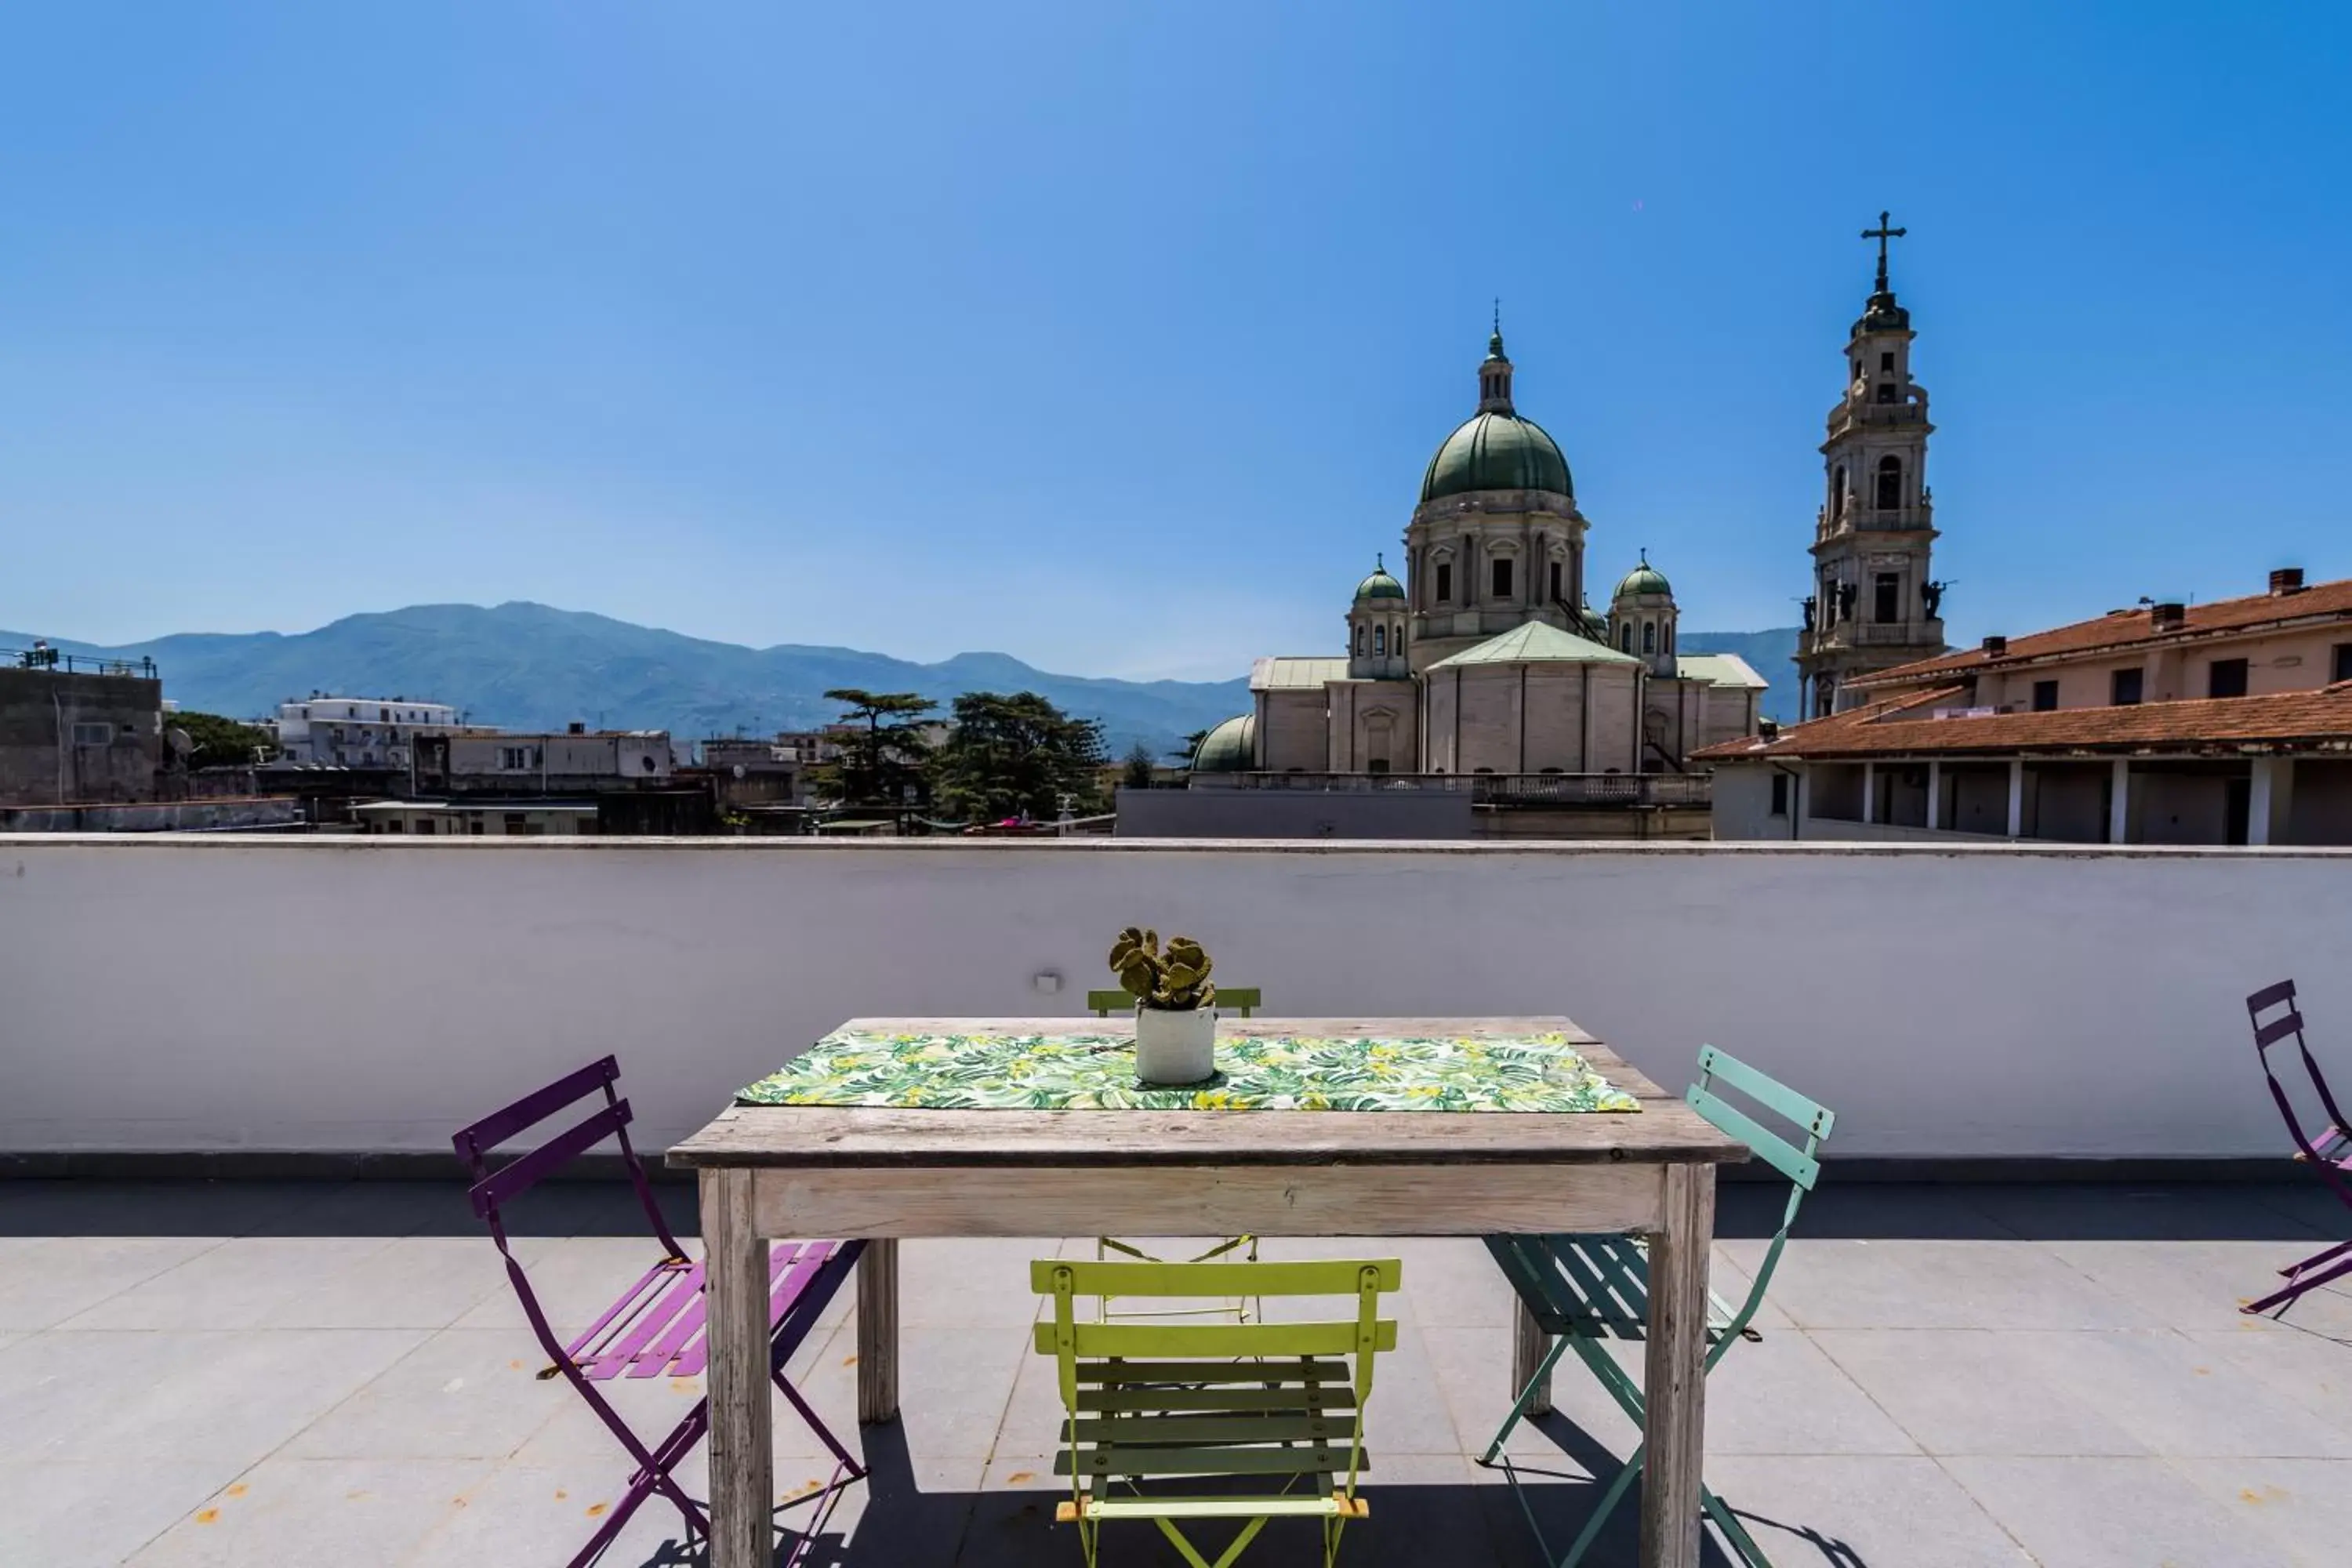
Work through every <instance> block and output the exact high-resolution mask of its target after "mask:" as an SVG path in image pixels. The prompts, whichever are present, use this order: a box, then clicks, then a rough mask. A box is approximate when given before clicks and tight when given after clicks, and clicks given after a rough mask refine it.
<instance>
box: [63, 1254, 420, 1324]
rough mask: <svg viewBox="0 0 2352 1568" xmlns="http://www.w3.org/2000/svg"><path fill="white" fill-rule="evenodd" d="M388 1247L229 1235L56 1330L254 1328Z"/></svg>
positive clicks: (93, 1307) (79, 1315) (77, 1315)
mask: <svg viewBox="0 0 2352 1568" xmlns="http://www.w3.org/2000/svg"><path fill="white" fill-rule="evenodd" d="M391 1245H392V1243H391V1242H390V1241H388V1240H386V1239H385V1238H383V1237H251V1236H241V1237H234V1238H232V1239H230V1240H227V1241H224V1242H222V1243H221V1244H220V1245H219V1246H218V1247H209V1248H207V1249H206V1250H205V1251H203V1252H200V1253H198V1254H197V1255H196V1256H194V1257H193V1258H189V1259H188V1260H187V1261H186V1262H184V1263H181V1264H179V1265H177V1266H175V1267H173V1268H167V1269H165V1270H164V1271H163V1272H162V1273H160V1274H157V1275H155V1276H153V1277H152V1278H151V1279H145V1280H142V1281H141V1282H140V1283H139V1284H137V1285H134V1286H132V1287H131V1288H130V1289H127V1290H123V1291H121V1292H119V1293H117V1294H115V1295H113V1296H110V1297H109V1298H107V1299H106V1300H103V1301H100V1302H99V1303H97V1304H96V1305H94V1306H92V1307H90V1308H89V1310H86V1311H82V1312H78V1313H76V1314H75V1315H74V1316H73V1317H70V1318H68V1319H67V1320H65V1321H64V1322H63V1323H62V1324H60V1325H59V1326H60V1327H63V1328H68V1329H89V1330H104V1331H120V1330H124V1329H172V1330H188V1329H251V1328H257V1327H259V1326H260V1325H262V1324H263V1323H265V1322H268V1321H269V1320H270V1316H271V1314H272V1313H273V1311H275V1310H277V1309H278V1308H280V1307H282V1306H284V1305H285V1304H286V1303H287V1302H289V1301H290V1300H293V1299H294V1298H295V1297H297V1296H299V1295H301V1294H302V1293H304V1292H305V1291H308V1290H312V1289H317V1287H318V1286H319V1284H320V1281H321V1280H322V1279H326V1278H328V1277H330V1276H331V1275H332V1274H333V1273H335V1272H336V1271H337V1270H339V1269H341V1268H347V1267H350V1266H351V1265H352V1264H354V1263H356V1262H358V1261H359V1260H361V1259H362V1258H368V1257H369V1256H371V1255H372V1254H374V1253H377V1252H381V1251H382V1250H383V1249H384V1248H385V1247H389V1246H391Z"/></svg>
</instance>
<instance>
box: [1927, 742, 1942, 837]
mask: <svg viewBox="0 0 2352 1568" xmlns="http://www.w3.org/2000/svg"><path fill="white" fill-rule="evenodd" d="M1927 827H1928V830H1929V831H1930V832H1937V833H1940V832H1942V831H1943V827H1944V761H1943V759H1942V758H1941V757H1930V758H1928V759H1927Z"/></svg>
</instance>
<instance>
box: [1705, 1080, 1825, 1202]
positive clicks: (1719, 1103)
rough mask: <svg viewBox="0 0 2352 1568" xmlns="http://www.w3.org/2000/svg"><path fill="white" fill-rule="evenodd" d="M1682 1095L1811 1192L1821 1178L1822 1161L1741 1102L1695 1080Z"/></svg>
mask: <svg viewBox="0 0 2352 1568" xmlns="http://www.w3.org/2000/svg"><path fill="white" fill-rule="evenodd" d="M1683 1098H1684V1099H1685V1100H1688V1101H1689V1102H1690V1108H1691V1109H1692V1110H1696V1111H1697V1112H1698V1113H1699V1114H1700V1115H1701V1116H1704V1117H1706V1119H1707V1120H1708V1121H1711V1122H1713V1123H1715V1125H1716V1126H1717V1128H1718V1129H1720V1130H1721V1131H1725V1132H1727V1133H1729V1134H1730V1135H1731V1136H1732V1137H1734V1138H1737V1139H1738V1140H1739V1141H1740V1142H1742V1143H1745V1144H1747V1145H1748V1148H1749V1149H1750V1150H1752V1151H1754V1152H1755V1153H1756V1155H1757V1157H1758V1158H1759V1159H1761V1160H1763V1161H1765V1162H1766V1163H1769V1164H1770V1165H1771V1166H1772V1168H1773V1169H1774V1170H1777V1171H1779V1172H1780V1173H1781V1174H1782V1175H1784V1176H1786V1177H1788V1178H1789V1180H1790V1181H1792V1182H1794V1183H1796V1184H1797V1185H1799V1186H1801V1187H1802V1188H1804V1189H1805V1190H1806V1191H1807V1192H1811V1191H1812V1190H1813V1184H1814V1183H1815V1182H1818V1181H1820V1180H1821V1175H1822V1167H1821V1163H1820V1162H1819V1161H1817V1160H1815V1159H1814V1158H1813V1157H1812V1156H1811V1155H1810V1154H1808V1153H1806V1152H1804V1151H1803V1150H1801V1149H1800V1148H1798V1147H1797V1146H1796V1145H1795V1144H1793V1143H1791V1142H1789V1141H1788V1140H1787V1139H1785V1138H1783V1137H1781V1136H1780V1134H1779V1133H1778V1132H1775V1131H1772V1130H1771V1129H1770V1128H1769V1127H1767V1126H1765V1125H1764V1124H1763V1123H1762V1122H1760V1121H1757V1120H1756V1119H1755V1118H1754V1117H1752V1116H1750V1115H1748V1113H1747V1112H1746V1111H1744V1110H1740V1109H1739V1108H1738V1106H1736V1105H1732V1104H1730V1103H1728V1102H1727V1101H1725V1100H1721V1099H1718V1098H1717V1096H1716V1095H1714V1094H1713V1093H1711V1092H1709V1091H1708V1090H1706V1089H1701V1088H1700V1087H1699V1086H1698V1085H1696V1084H1693V1085H1692V1086H1691V1088H1690V1092H1689V1093H1688V1094H1686V1095H1685V1096H1684V1097H1683Z"/></svg>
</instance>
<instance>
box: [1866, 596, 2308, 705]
mask: <svg viewBox="0 0 2352 1568" xmlns="http://www.w3.org/2000/svg"><path fill="white" fill-rule="evenodd" d="M2328 616H2352V578H2346V579H2344V580H2342V581H2340V582H2335V583H2318V584H2313V585H2312V586H2311V587H2308V588H2305V589H2303V590H2301V591H2300V592H2297V593H2293V594H2252V595H2247V596H2246V597H2244V598H2242V599H2216V600H2214V601H2213V602H2212V603H2211V604H2210V605H2189V608H2188V611H2187V613H2186V616H2185V617H2184V618H2183V620H2182V623H2181V625H2180V626H2178V627H2176V628H2168V629H2167V630H2164V631H2158V630H2157V629H2156V626H2155V624H2154V623H2153V622H2152V621H2151V620H2150V619H2149V616H2148V613H2147V610H2146V609H2144V608H2143V609H2137V610H2117V611H2115V612H2114V613H2112V614H2110V615H2105V616H2098V617H2096V618H2095V619H2093V620H2087V621H2076V622H2075V623H2074V625H2072V626H2058V627H2055V628H2053V629H2052V630H2050V631H2046V632H2034V633H2032V635H2030V636H2027V637H2011V638H2010V639H2009V647H2008V649H2007V651H2005V652H2003V653H2002V654H2000V656H1999V657H1998V658H1996V657H1995V656H1993V655H1991V654H1988V653H1986V652H1985V651H1984V649H1982V648H1981V647H1974V648H1969V650H1967V651H1966V652H1964V653H1948V654H1945V655H1943V656H1941V657H1940V658H1923V659H1919V660H1916V661H1915V662H1913V663H1911V664H1903V665H1896V666H1895V668H1892V669H1882V670H1878V671H1875V672H1874V673H1873V674H1870V675H1866V676H1856V677H1855V678H1854V679H1853V680H1852V681H1850V682H1848V684H1849V685H1851V686H1852V687H1853V689H1855V690H1858V691H1862V690H1870V691H1875V690H1884V689H1887V688H1890V687H1899V686H1916V685H1917V684H1918V683H1919V682H1921V681H1924V680H1934V679H1940V678H1944V677H1948V676H1953V675H1970V674H1974V673H1975V672H1976V671H1978V670H1979V669H1987V668H2001V667H2005V666H2008V665H2013V664H2020V663H2023V662H2025V661H2027V660H2030V659H2036V658H2047V657H2049V656H2050V655H2052V654H2079V653H2088V652H2090V651H2092V650H2093V649H2095V648H2108V647H2133V646H2135V645H2137V644H2141V643H2150V642H2156V641H2158V640H2167V641H2170V640H2181V639H2193V638H2195V637H2200V636H2210V635H2211V634H2213V633H2216V632H2234V631H2244V630H2247V629H2248V628H2250V627H2253V626H2263V625H2266V624H2269V623H2272V622H2277V621H2299V620H2305V619H2314V618H2316V619H2325V618H2326V617H2328Z"/></svg>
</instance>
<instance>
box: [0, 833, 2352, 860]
mask: <svg viewBox="0 0 2352 1568" xmlns="http://www.w3.org/2000/svg"><path fill="white" fill-rule="evenodd" d="M57 848H73V849H96V848H103V849H117V850H123V851H134V852H135V851H139V850H154V849H194V850H201V851H204V852H206V853H210V854H223V855H239V854H243V855H259V854H270V853H289V852H291V853H311V854H320V853H344V854H351V853H363V854H376V855H607V854H613V853H616V852H632V853H643V852H645V851H647V850H658V851H661V852H664V853H667V854H693V855H877V856H891V855H940V854H976V855H1210V854H1213V855H1322V856H1359V857H1361V856H1377V857H1381V858H1398V857H1406V856H1469V857H1476V858H1592V857H1597V856H1604V855H1613V856H1648V857H1668V858H1673V857H1682V856H1697V857H1737V858H1755V857H1768V858H1769V857H1801V858H1821V857H1823V856H1846V857H1864V858H1895V859H1913V860H1916V859H1963V858H1995V859H2000V858H2011V859H2032V860H2040V859H2073V860H2082V859H2122V860H2132V859H2228V860H2238V859H2264V860H2352V846H2327V845H2292V844H2289V845H2265V846H2261V847H2252V846H2245V845H2218V844H2215V845H2207V844H2060V843H2053V842H2048V841H2043V840H2031V841H2024V840H2021V841H2016V842H2011V841H2006V840H2002V841H1996V842H1990V843H1988V842H1981V841H1979V842H1962V843H1935V842H1926V841H1869V840H1845V841H1837V840H1817V839H1797V840H1790V839H1733V840H1713V839H1671V838H1653V839H1622V838H1538V839H1518V838H1507V839H1459V838H1440V839H1416V838H1118V837H1072V838H993V837H969V838H966V837H954V836H940V837H927V838H816V837H806V838H803V837H772V838H771V837H748V838H737V837H650V836H648V837H623V836H620V835H613V836H602V835H597V836H585V835H583V836H582V837H520V836H518V837H499V836H492V835H484V836H481V837H474V836H472V835H466V836H462V837H461V836H454V835H434V836H430V837H411V836H408V835H405V834H373V833H368V834H362V833H304V834H269V835H259V834H256V835H251V836H244V835H229V834H221V833H203V832H197V833H168V832H166V833H0V854H15V853H19V852H21V851H24V850H27V849H57Z"/></svg>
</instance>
